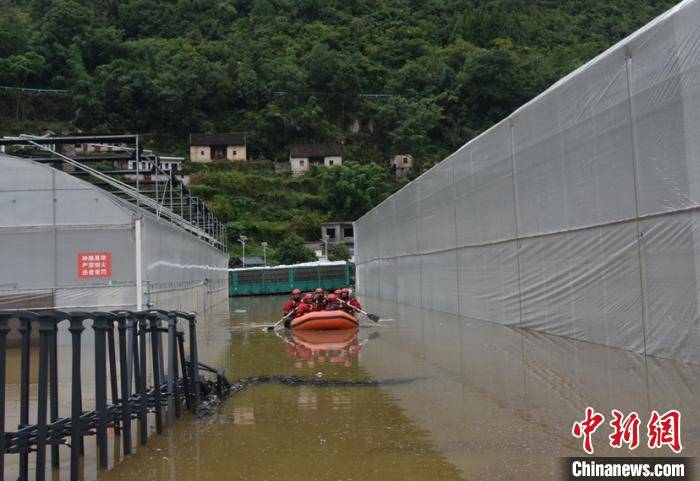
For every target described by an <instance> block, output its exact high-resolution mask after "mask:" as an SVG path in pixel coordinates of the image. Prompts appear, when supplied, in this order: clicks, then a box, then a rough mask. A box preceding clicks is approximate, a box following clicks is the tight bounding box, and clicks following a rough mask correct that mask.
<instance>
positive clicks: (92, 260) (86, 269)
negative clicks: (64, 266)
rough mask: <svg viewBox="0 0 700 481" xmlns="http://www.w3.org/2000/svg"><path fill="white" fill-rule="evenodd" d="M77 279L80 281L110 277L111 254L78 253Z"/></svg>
mask: <svg viewBox="0 0 700 481" xmlns="http://www.w3.org/2000/svg"><path fill="white" fill-rule="evenodd" d="M78 277H79V278H81V279H92V278H96V277H97V278H99V277H112V253H111V252H79V253H78Z"/></svg>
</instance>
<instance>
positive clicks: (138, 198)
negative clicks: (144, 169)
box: [134, 135, 141, 207]
mask: <svg viewBox="0 0 700 481" xmlns="http://www.w3.org/2000/svg"><path fill="white" fill-rule="evenodd" d="M135 144H136V150H135V151H134V158H135V159H136V207H140V206H141V194H140V193H139V183H140V181H141V153H140V152H139V136H138V135H137V136H136V142H135Z"/></svg>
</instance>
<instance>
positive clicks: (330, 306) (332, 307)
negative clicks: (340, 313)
mask: <svg viewBox="0 0 700 481" xmlns="http://www.w3.org/2000/svg"><path fill="white" fill-rule="evenodd" d="M340 308H341V304H340V302H338V296H336V295H335V294H328V302H327V303H326V310H327V311H337V310H339V309H340Z"/></svg>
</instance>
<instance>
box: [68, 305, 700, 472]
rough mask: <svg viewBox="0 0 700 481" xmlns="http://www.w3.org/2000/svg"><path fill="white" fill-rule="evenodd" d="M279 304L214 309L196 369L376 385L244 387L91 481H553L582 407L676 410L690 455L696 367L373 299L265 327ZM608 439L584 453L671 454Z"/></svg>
mask: <svg viewBox="0 0 700 481" xmlns="http://www.w3.org/2000/svg"><path fill="white" fill-rule="evenodd" d="M282 302H283V298H273V297H254V298H236V299H232V300H231V302H230V306H229V307H230V308H229V312H230V314H229V312H227V311H226V310H225V309H224V310H221V309H220V310H219V311H215V313H214V314H212V315H210V316H209V317H208V319H206V320H205V321H203V322H201V323H200V325H199V332H200V333H199V336H200V341H201V344H202V346H203V347H202V355H203V358H204V359H206V360H207V362H209V363H211V364H216V365H219V366H225V367H226V369H227V373H228V377H229V378H230V379H232V380H234V379H240V378H246V377H250V376H258V375H264V374H288V375H295V376H301V377H304V378H306V379H315V380H320V381H332V380H343V381H360V382H363V381H380V384H381V383H382V382H383V381H388V382H387V383H386V384H382V385H379V386H366V385H358V386H343V387H337V386H308V385H307V386H303V385H302V386H288V385H281V384H276V383H266V384H259V385H251V386H249V387H247V388H246V389H245V390H243V391H242V392H240V393H238V394H236V395H235V396H233V397H232V398H230V399H229V400H227V401H226V402H225V403H224V404H223V405H222V406H220V407H219V408H218V409H217V410H216V412H215V413H214V415H213V416H211V417H210V418H208V419H206V420H199V421H196V420H194V419H192V418H191V417H187V418H185V419H182V420H180V421H178V422H177V423H176V425H175V427H174V428H173V429H172V431H171V432H169V433H168V434H165V435H163V436H153V437H152V438H151V440H150V442H149V444H148V445H147V446H146V447H144V448H142V449H139V450H138V452H137V453H135V454H134V455H133V456H130V457H129V458H128V459H126V460H117V462H113V464H114V467H113V468H112V469H111V470H110V471H108V472H106V473H100V474H99V479H102V480H109V481H112V480H124V479H128V480H134V481H136V480H179V481H185V480H193V481H209V480H212V481H213V480H228V479H231V480H239V479H240V480H278V479H281V480H286V481H295V480H304V481H313V480H324V481H325V480H456V479H469V480H472V479H474V480H481V479H483V480H491V479H512V480H530V479H531V480H549V479H551V480H558V479H563V478H562V475H561V472H560V467H559V462H560V458H561V457H563V456H578V455H581V454H582V450H581V445H580V441H578V440H576V439H574V438H573V437H572V435H571V425H572V423H573V422H574V421H575V420H578V419H580V418H581V417H582V415H583V411H584V409H585V407H586V406H588V405H590V406H593V407H595V408H596V409H597V410H598V411H600V412H602V413H603V414H605V415H606V417H609V416H610V410H611V409H613V408H614V409H618V410H620V411H623V412H630V411H632V410H635V411H637V412H638V413H639V414H640V416H641V417H642V420H643V423H645V422H646V420H647V419H648V413H649V412H650V410H652V409H656V410H658V411H660V412H661V411H666V410H668V409H671V408H674V409H679V410H681V412H682V414H683V421H682V423H683V424H682V426H683V432H682V438H683V445H684V452H683V454H684V455H686V456H697V455H698V453H699V451H700V410H699V409H698V407H699V406H698V404H699V402H698V399H700V382H699V380H700V367H698V366H688V365H683V364H679V363H675V362H672V361H664V360H658V359H651V358H648V359H646V360H645V359H644V358H643V357H642V356H639V355H636V354H633V353H629V352H625V351H620V350H617V349H609V348H605V347H601V346H597V345H594V344H589V343H582V342H577V341H572V340H568V339H564V338H559V337H554V336H547V335H543V334H539V333H534V332H530V331H523V330H518V329H510V328H506V327H502V326H498V325H495V324H490V323H484V322H479V321H474V320H469V319H464V318H461V319H460V318H457V317H455V316H449V315H446V314H440V313H436V312H431V311H424V310H420V309H414V308H409V307H406V306H401V305H397V304H392V303H385V302H378V301H372V300H365V303H366V305H367V308H368V310H370V311H371V312H375V313H378V314H381V315H382V317H383V318H384V320H383V321H382V322H381V323H380V324H373V323H371V322H369V321H365V322H366V324H367V325H366V326H365V327H362V328H361V329H360V330H359V332H357V333H353V332H336V333H279V334H274V333H268V332H264V329H263V328H264V326H266V325H268V324H269V323H272V322H274V321H275V320H277V319H278V318H279V315H280V314H279V310H280V306H281V304H282ZM392 380H394V381H396V380H399V381H403V382H398V383H397V382H394V381H392ZM606 422H607V421H606ZM608 434H609V428H608V427H607V426H604V427H602V428H601V429H599V431H598V432H597V433H596V434H595V436H594V447H595V449H596V454H599V455H608V456H613V455H631V454H634V455H636V456H638V455H651V454H655V455H663V456H668V455H671V454H672V453H671V451H670V450H669V449H668V448H664V449H662V450H657V451H650V450H648V449H647V448H645V447H640V448H638V449H637V450H635V451H633V452H631V451H629V450H626V449H622V450H615V449H612V448H610V447H609V446H607V435H608ZM642 438H643V441H644V440H645V431H644V430H642ZM65 452H66V453H67V451H65ZM66 457H67V455H64V459H65V458H66ZM93 467H94V465H93ZM96 476H97V475H96V472H95V471H94V469H92V468H90V469H87V468H86V478H87V479H95V477H96Z"/></svg>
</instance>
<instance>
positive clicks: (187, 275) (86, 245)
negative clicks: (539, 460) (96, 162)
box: [0, 154, 228, 311]
mask: <svg viewBox="0 0 700 481" xmlns="http://www.w3.org/2000/svg"><path fill="white" fill-rule="evenodd" d="M137 214H138V212H137V211H136V207H134V206H133V205H131V204H128V203H126V202H124V201H121V200H119V199H117V198H116V197H115V196H112V195H111V194H108V193H107V192H105V191H104V190H102V189H100V188H98V187H96V186H94V185H92V184H90V183H88V182H85V181H83V180H81V179H78V178H76V177H73V176H71V175H70V174H69V173H66V172H62V171H59V170H57V169H54V168H52V167H50V166H48V165H42V164H38V163H36V162H32V161H30V160H27V159H21V158H17V157H12V156H9V155H2V154H0V309H7V308H17V307H21V308H27V309H38V308H50V307H56V308H63V309H88V308H90V309H95V308H104V309H107V308H123V307H127V308H131V307H133V306H134V305H135V304H136V260H135V259H136V254H135V251H136V239H135V229H134V223H135V220H136V218H137V217H138V215H137ZM142 216H143V217H142V225H143V228H142V235H141V247H142V264H141V274H142V282H143V284H142V290H143V302H145V303H151V304H152V306H153V307H160V308H169V307H179V308H184V309H196V310H200V311H201V310H202V309H203V307H202V306H203V305H204V306H206V304H205V303H206V302H209V301H207V296H208V295H209V294H212V293H215V292H223V298H224V299H225V298H226V296H227V275H228V254H227V253H225V252H221V251H219V250H217V249H215V248H214V247H212V246H211V245H209V244H208V243H206V242H204V241H202V240H200V239H198V238H197V237H196V236H194V235H192V234H190V233H188V232H186V231H185V230H184V229H182V228H180V227H178V226H176V225H174V224H172V223H170V222H168V221H167V220H164V219H162V218H156V216H154V215H152V214H151V213H149V212H143V214H142ZM98 252H108V253H110V255H111V276H109V277H104V278H82V277H81V276H80V275H79V274H78V254H80V253H98ZM188 299H189V301H188Z"/></svg>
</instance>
